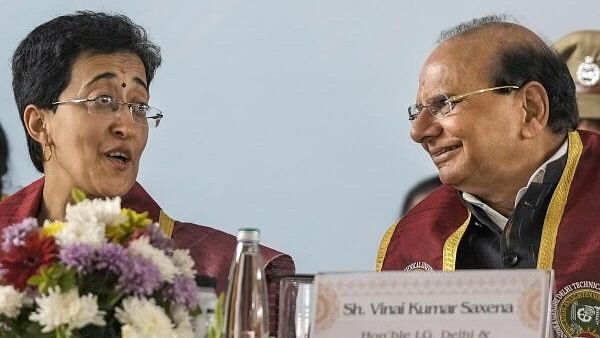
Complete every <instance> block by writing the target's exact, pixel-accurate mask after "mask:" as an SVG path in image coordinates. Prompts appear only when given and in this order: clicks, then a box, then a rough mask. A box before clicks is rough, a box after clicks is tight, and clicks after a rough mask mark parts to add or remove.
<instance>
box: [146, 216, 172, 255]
mask: <svg viewBox="0 0 600 338" xmlns="http://www.w3.org/2000/svg"><path fill="white" fill-rule="evenodd" d="M148 237H149V238H150V244H152V246H153V247H155V248H158V249H161V250H163V251H166V252H167V253H169V252H170V251H171V250H172V249H173V245H172V243H171V240H170V239H169V238H167V237H165V235H164V234H163V232H162V230H160V228H159V227H158V226H157V225H156V223H154V224H150V226H149V227H148Z"/></svg>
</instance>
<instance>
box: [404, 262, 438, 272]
mask: <svg viewBox="0 0 600 338" xmlns="http://www.w3.org/2000/svg"><path fill="white" fill-rule="evenodd" d="M404 271H433V268H432V267H431V265H429V264H427V262H423V261H418V262H412V263H410V264H408V265H407V266H406V267H405V268H404Z"/></svg>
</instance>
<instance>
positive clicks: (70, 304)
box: [29, 287, 106, 332]
mask: <svg viewBox="0 0 600 338" xmlns="http://www.w3.org/2000/svg"><path fill="white" fill-rule="evenodd" d="M35 302H36V304H37V306H38V308H37V311H36V312H33V313H32V314H31V315H29V319H30V320H32V321H36V322H38V323H40V325H41V326H42V332H51V331H53V330H55V329H56V328H57V327H59V326H61V325H66V328H67V331H68V332H71V330H75V329H80V328H82V327H84V326H87V325H90V324H93V325H97V326H104V325H106V323H105V322H104V311H100V310H98V301H97V300H96V295H92V294H87V295H84V296H82V297H79V291H78V290H77V289H76V288H73V289H71V290H69V291H68V292H65V293H61V292H60V288H59V287H56V288H52V289H50V290H48V295H42V296H39V297H36V299H35Z"/></svg>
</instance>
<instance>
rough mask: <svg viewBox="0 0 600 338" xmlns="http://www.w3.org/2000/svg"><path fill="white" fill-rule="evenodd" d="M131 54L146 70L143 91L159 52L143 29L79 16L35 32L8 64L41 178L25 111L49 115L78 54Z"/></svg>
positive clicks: (124, 21) (104, 16)
mask: <svg viewBox="0 0 600 338" xmlns="http://www.w3.org/2000/svg"><path fill="white" fill-rule="evenodd" d="M116 52H131V53H134V54H137V55H138V56H139V57H140V59H141V60H142V63H143V64H144V68H145V70H146V81H147V83H148V85H150V82H151V81H152V78H153V77H154V74H155V72H156V69H157V68H158V67H159V66H160V63H161V55H160V48H159V47H158V46H157V45H155V44H153V43H152V42H151V41H150V40H149V38H148V34H147V33H146V31H145V30H144V28H143V27H141V26H139V25H137V24H135V23H134V22H133V21H131V19H130V18H128V17H127V16H125V15H122V14H108V13H103V12H92V11H79V12H76V13H75V14H71V15H63V16H59V17H57V18H54V19H52V20H50V21H48V22H46V23H44V24H42V25H40V26H38V27H36V28H35V29H34V30H33V31H32V32H31V33H29V35H27V37H26V38H25V39H24V40H23V41H21V43H20V44H19V46H18V47H17V49H16V50H15V53H14V55H13V58H12V73H13V82H12V85H13V93H14V95H15V101H16V103H17V109H18V110H19V117H20V119H21V122H22V123H23V128H24V129H25V135H26V136H27V146H28V148H29V157H30V158H31V161H32V162H33V165H34V166H35V168H36V169H37V170H38V171H39V172H41V173H43V171H44V167H43V158H42V149H41V146H40V144H39V143H38V142H36V141H35V140H34V139H32V138H31V137H30V136H29V134H28V133H27V129H26V128H25V123H24V121H23V113H24V111H25V107H26V106H27V105H29V104H35V105H37V106H38V107H40V108H45V109H52V110H55V107H52V102H55V101H57V100H58V97H59V96H60V94H61V93H62V92H63V90H64V89H65V88H66V87H67V86H68V84H69V82H70V78H71V67H72V66H73V64H74V63H75V61H76V60H77V58H78V57H79V56H80V55H81V54H82V53H91V54H111V53H116Z"/></svg>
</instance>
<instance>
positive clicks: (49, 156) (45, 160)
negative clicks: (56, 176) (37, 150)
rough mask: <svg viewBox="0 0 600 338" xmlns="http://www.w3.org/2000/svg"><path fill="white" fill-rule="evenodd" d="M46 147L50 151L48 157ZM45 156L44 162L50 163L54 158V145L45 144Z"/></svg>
mask: <svg viewBox="0 0 600 338" xmlns="http://www.w3.org/2000/svg"><path fill="white" fill-rule="evenodd" d="M46 147H48V149H50V150H49V151H48V156H46V154H47V153H46ZM42 153H43V155H44V162H48V161H50V159H51V158H52V145H49V144H44V150H43V151H42Z"/></svg>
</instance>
